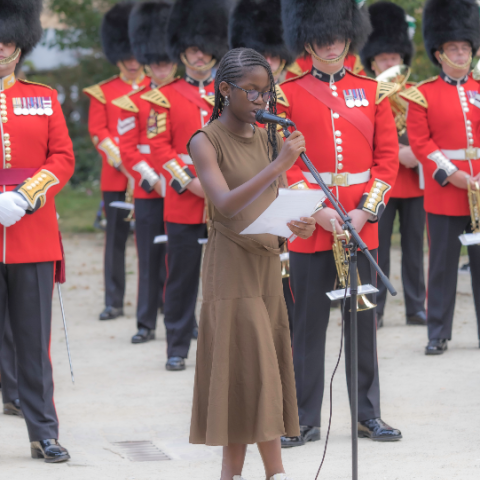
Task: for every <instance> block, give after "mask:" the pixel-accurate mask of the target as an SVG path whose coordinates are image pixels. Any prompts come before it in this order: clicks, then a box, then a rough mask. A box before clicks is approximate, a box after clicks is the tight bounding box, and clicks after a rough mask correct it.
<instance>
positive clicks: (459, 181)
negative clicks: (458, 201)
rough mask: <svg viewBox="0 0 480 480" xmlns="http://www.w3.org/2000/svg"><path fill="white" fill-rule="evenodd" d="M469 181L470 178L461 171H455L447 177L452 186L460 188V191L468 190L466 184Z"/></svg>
mask: <svg viewBox="0 0 480 480" xmlns="http://www.w3.org/2000/svg"><path fill="white" fill-rule="evenodd" d="M471 180H472V177H470V175H468V174H466V173H465V172H462V171H461V170H457V171H456V172H454V173H452V174H451V175H450V176H449V177H448V181H449V182H450V183H451V184H452V185H454V186H455V187H457V188H461V189H462V190H466V189H467V188H468V182H470V181H471Z"/></svg>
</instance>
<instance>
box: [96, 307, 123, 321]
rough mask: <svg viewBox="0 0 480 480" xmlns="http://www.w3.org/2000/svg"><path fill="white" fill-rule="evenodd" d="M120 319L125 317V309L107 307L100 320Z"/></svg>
mask: <svg viewBox="0 0 480 480" xmlns="http://www.w3.org/2000/svg"><path fill="white" fill-rule="evenodd" d="M118 317H123V308H115V307H105V310H104V311H103V312H102V313H101V314H100V316H99V317H98V318H99V319H100V320H113V319H114V318H118Z"/></svg>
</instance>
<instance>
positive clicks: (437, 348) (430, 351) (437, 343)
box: [425, 338, 448, 355]
mask: <svg viewBox="0 0 480 480" xmlns="http://www.w3.org/2000/svg"><path fill="white" fill-rule="evenodd" d="M447 348H448V340H446V339H445V338H435V339H434V340H429V341H428V345H427V346H426V347H425V355H442V353H443V352H444V351H445V350H446V349H447Z"/></svg>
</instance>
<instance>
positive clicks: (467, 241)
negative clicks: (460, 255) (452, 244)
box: [458, 233, 480, 247]
mask: <svg viewBox="0 0 480 480" xmlns="http://www.w3.org/2000/svg"><path fill="white" fill-rule="evenodd" d="M458 238H459V239H460V241H461V242H462V245H465V246H466V247H468V246H469V245H478V244H480V233H464V234H463V235H460V236H459V237H458Z"/></svg>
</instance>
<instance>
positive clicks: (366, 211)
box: [277, 0, 402, 447]
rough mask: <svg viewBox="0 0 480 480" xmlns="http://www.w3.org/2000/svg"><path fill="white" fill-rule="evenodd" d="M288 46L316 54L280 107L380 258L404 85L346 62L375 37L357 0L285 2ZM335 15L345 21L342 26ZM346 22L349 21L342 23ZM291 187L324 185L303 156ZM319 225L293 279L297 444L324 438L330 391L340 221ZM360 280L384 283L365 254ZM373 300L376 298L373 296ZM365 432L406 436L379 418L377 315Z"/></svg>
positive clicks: (368, 318) (325, 213) (367, 344)
mask: <svg viewBox="0 0 480 480" xmlns="http://www.w3.org/2000/svg"><path fill="white" fill-rule="evenodd" d="M282 14H283V19H284V28H285V40H286V43H287V45H288V46H289V47H290V48H291V49H292V50H293V52H294V53H296V54H297V55H299V54H301V52H302V51H303V50H304V49H306V50H307V51H308V52H310V54H311V55H312V57H313V59H312V61H313V68H312V71H311V72H307V73H304V74H303V75H301V76H300V77H297V78H295V79H292V80H287V81H286V82H285V83H283V84H282V85H280V91H279V92H278V91H277V106H278V110H279V112H280V113H284V114H286V116H287V118H290V119H291V120H292V121H293V122H295V124H296V126H297V128H298V130H299V131H301V132H302V133H303V134H304V136H305V140H306V147H307V155H308V156H309V158H310V159H311V161H312V163H313V164H314V165H315V167H316V168H317V170H318V171H319V172H320V174H321V176H322V178H323V179H324V181H325V182H326V183H327V184H328V186H329V187H330V188H331V189H332V191H333V192H334V193H335V194H336V196H337V197H338V198H339V200H340V202H341V203H342V204H343V206H344V207H345V209H346V210H347V212H348V215H349V216H350V218H351V219H352V223H353V226H354V227H355V228H356V230H357V231H358V232H359V233H360V235H361V237H362V238H363V240H364V241H365V243H366V244H367V245H368V247H369V249H370V250H371V252H372V254H373V256H375V255H376V249H377V248H378V227H377V225H378V224H377V221H378V219H379V218H380V216H381V215H382V213H383V211H384V209H385V205H386V203H387V200H388V197H389V195H390V192H391V189H392V186H393V184H394V182H395V178H396V175H397V171H398V140H397V131H396V128H395V122H394V119H393V115H392V111H391V108H390V104H389V102H388V97H389V95H391V94H392V93H394V92H395V91H396V89H397V86H396V85H395V84H390V83H382V82H377V81H375V80H372V79H370V78H367V77H363V76H359V75H355V74H354V73H352V72H350V71H348V70H346V69H345V67H344V65H343V61H344V58H345V56H346V55H347V53H348V52H349V50H350V49H357V48H359V47H361V45H362V44H363V43H364V41H365V40H366V37H367V35H368V33H369V31H370V24H369V21H368V16H367V14H366V12H365V11H363V10H360V9H359V8H358V7H357V5H356V2H355V1H354V0H324V1H321V2H316V3H315V4H312V2H310V1H308V0H283V1H282ZM335 19H336V20H335ZM338 19H340V20H338ZM287 176H288V180H289V185H297V186H298V187H301V188H319V186H318V185H316V183H315V180H314V179H313V177H312V175H311V174H310V172H309V171H308V170H307V167H306V166H305V165H304V164H303V162H302V161H301V160H300V159H299V160H298V161H297V163H296V164H295V165H294V166H293V167H292V168H291V169H290V170H289V171H288V172H287ZM313 217H314V218H316V220H317V223H318V225H317V229H316V231H315V233H314V234H313V236H312V237H311V238H310V239H308V240H302V239H296V240H295V241H294V242H291V243H290V244H289V250H290V283H291V286H292V291H293V296H294V299H295V313H294V322H293V360H294V366H295V378H296V385H297V400H298V410H299V416H300V426H301V428H300V431H301V434H300V436H299V437H294V438H287V437H284V438H283V439H282V445H283V446H284V447H294V446H299V445H303V444H305V442H308V441H315V440H319V438H320V409H321V405H322V399H323V390H324V366H325V339H326V332H327V325H328V320H329V316H330V303H331V302H330V300H329V298H328V297H327V295H326V293H327V292H328V291H330V290H333V288H334V283H335V278H336V276H337V271H336V267H335V260H334V256H333V252H332V243H333V236H332V223H331V221H332V220H333V221H334V224H335V228H336V230H337V232H338V233H340V234H341V233H342V230H341V227H340V224H339V220H340V218H339V216H338V214H337V213H336V212H335V210H334V209H333V208H332V207H331V206H330V205H329V204H328V203H325V204H324V205H323V207H322V208H321V209H320V210H319V211H317V212H316V213H315V214H314V215H313ZM358 270H359V275H360V280H361V283H369V284H372V285H375V283H376V278H375V272H374V271H372V269H371V267H370V264H369V262H368V260H367V259H366V258H365V256H364V255H363V254H362V253H359V258H358ZM372 300H374V299H372ZM349 310H350V307H349V302H347V305H346V308H345V316H346V324H345V332H346V345H345V354H346V365H347V379H348V385H350V370H349V368H348V365H350V359H349V355H350V346H349V344H350V322H349ZM358 330H359V332H358V342H359V352H360V355H359V359H358V361H359V372H358V390H359V391H358V403H359V404H358V418H359V424H358V434H359V436H361V437H368V438H371V439H372V440H377V441H393V440H399V439H400V438H402V436H401V433H400V431H399V430H396V429H394V428H392V427H390V426H388V425H387V424H386V423H384V422H383V421H382V420H381V418H380V385H379V378H378V363H377V349H376V325H375V313H374V310H373V309H370V310H365V311H361V312H359V313H358Z"/></svg>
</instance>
